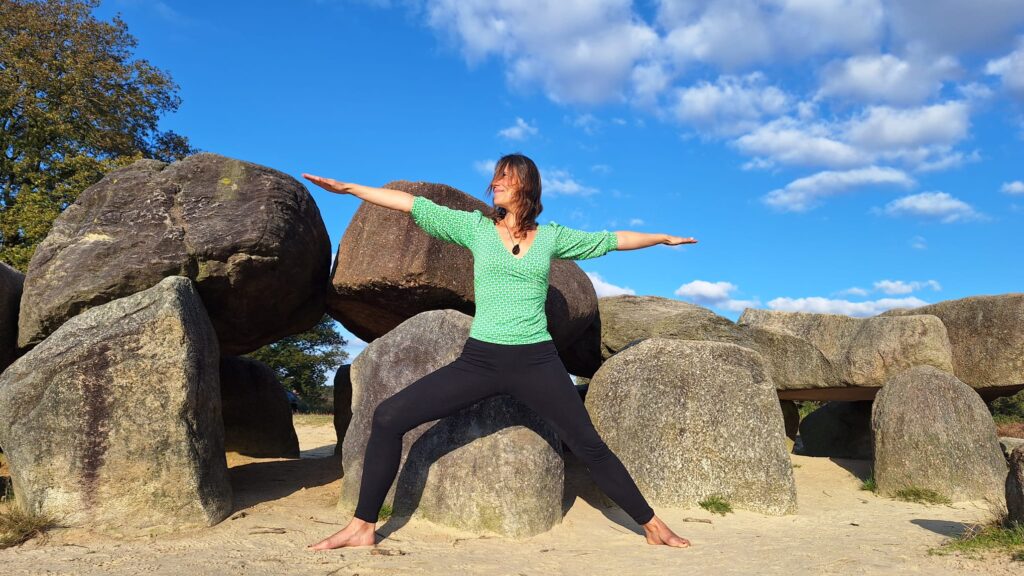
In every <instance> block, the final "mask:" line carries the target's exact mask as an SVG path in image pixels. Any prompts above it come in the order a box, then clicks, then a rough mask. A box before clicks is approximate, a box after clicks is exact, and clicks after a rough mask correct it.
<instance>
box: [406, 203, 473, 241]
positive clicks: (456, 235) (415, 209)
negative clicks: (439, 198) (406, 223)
mask: <svg viewBox="0 0 1024 576" xmlns="http://www.w3.org/2000/svg"><path fill="white" fill-rule="evenodd" d="M482 218H484V215H483V213H482V212H481V211H480V210H473V211H472V212H468V211H466V210H456V209H454V208H449V207H447V206H442V205H440V204H438V203H436V202H434V201H433V200H431V199H430V198H427V197H425V196H413V199H412V219H413V222H415V223H416V225H417V226H419V227H420V228H422V229H423V231H424V232H426V233H427V234H430V235H431V236H433V237H434V238H437V239H438V240H444V241H445V242H453V243H455V244H458V245H459V246H465V247H467V248H469V246H470V245H471V244H472V243H473V236H474V234H475V233H476V229H477V227H478V225H479V223H480V220H481V219H482Z"/></svg>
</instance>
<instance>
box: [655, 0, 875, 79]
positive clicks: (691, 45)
mask: <svg viewBox="0 0 1024 576" xmlns="http://www.w3.org/2000/svg"><path fill="white" fill-rule="evenodd" d="M657 20H658V23H659V24H660V25H661V26H662V27H664V28H665V29H666V30H668V31H669V32H668V34H667V36H666V37H665V45H666V47H667V50H668V52H669V53H670V54H671V55H672V58H673V59H674V61H675V62H676V63H677V64H680V65H685V64H687V63H689V62H693V61H698V62H704V63H710V64H714V65H718V66H721V67H723V68H725V69H736V68H741V67H745V66H749V65H751V64H757V63H764V62H774V61H777V60H790V59H798V58H802V57H805V56H811V55H815V54H821V53H825V52H828V51H831V50H852V51H860V50H862V49H865V48H868V47H870V46H872V45H874V44H875V43H876V42H877V41H878V39H879V37H880V35H881V33H882V31H883V28H882V24H883V22H884V10H883V8H882V3H881V2H880V0H814V1H811V0H790V1H773V0H761V1H756V2H750V1H745V2H744V1H736V0H718V1H710V2H701V3H696V2H678V1H674V0H661V1H659V2H658V14H657Z"/></svg>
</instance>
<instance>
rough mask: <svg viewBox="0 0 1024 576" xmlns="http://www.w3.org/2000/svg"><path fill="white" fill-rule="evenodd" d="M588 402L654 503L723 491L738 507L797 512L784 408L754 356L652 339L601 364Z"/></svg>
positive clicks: (719, 346) (690, 500)
mask: <svg viewBox="0 0 1024 576" xmlns="http://www.w3.org/2000/svg"><path fill="white" fill-rule="evenodd" d="M586 405H587V409H588V411H589V412H590V415H591V418H592V420H593V422H594V426H595V427H596V428H597V430H598V432H599V433H600V435H601V437H602V438H603V439H604V441H605V443H606V444H608V446H609V448H611V449H612V452H614V453H615V454H616V455H617V456H618V457H619V459H620V460H621V461H622V463H623V464H624V465H625V466H626V468H627V469H628V470H629V471H630V472H631V473H632V475H633V478H634V479H635V481H636V483H637V486H638V487H639V488H640V490H641V492H643V494H644V495H645V496H646V497H647V498H648V499H649V500H650V501H652V502H657V503H659V504H662V505H666V506H680V507H688V506H695V505H697V503H698V502H700V501H701V500H703V499H704V498H706V497H708V496H711V495H721V496H723V497H724V498H725V499H726V500H728V501H729V502H730V503H731V504H732V505H733V506H734V507H737V508H745V509H747V510H752V511H755V512H761V513H764V514H792V513H795V512H796V486H795V484H794V481H793V469H792V466H791V463H790V459H789V455H788V453H787V447H786V434H785V426H784V424H783V418H782V411H781V410H780V409H779V399H778V396H777V394H776V392H775V386H774V385H773V384H772V381H771V378H770V377H769V376H768V374H767V371H766V369H765V366H764V359H763V358H762V357H761V355H760V354H758V353H757V352H754V351H753V350H750V349H748V348H743V347H741V346H736V345H734V344H725V343H720V342H700V341H694V340H673V339H667V338H648V339H646V340H643V341H642V342H640V343H638V344H635V345H633V346H629V347H628V348H625V349H623V350H622V351H620V352H619V353H618V354H616V355H615V356H612V357H611V358H609V359H608V360H607V361H606V362H605V363H604V365H602V366H601V369H600V370H598V371H597V373H596V374H595V375H594V378H593V379H591V381H590V387H589V390H588V391H587V399H586ZM652 439H656V441H652Z"/></svg>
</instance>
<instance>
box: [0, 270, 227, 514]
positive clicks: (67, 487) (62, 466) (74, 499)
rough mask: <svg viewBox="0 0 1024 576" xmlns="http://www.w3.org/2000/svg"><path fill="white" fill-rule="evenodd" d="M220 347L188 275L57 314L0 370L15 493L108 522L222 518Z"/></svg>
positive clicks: (2, 433) (0, 404)
mask: <svg viewBox="0 0 1024 576" xmlns="http://www.w3.org/2000/svg"><path fill="white" fill-rule="evenodd" d="M218 358H219V352H218V349H217V337H216V335H215V334H214V332H213V326H212V325H211V324H210V320H209V318H208V317H207V316H206V310H205V309H204V307H203V303H202V301H201V300H200V299H199V295H198V294H197V292H196V290H195V287H194V286H193V284H192V282H191V281H190V280H189V279H187V278H182V277H176V276H172V277H169V278H166V279H164V280H163V281H161V282H160V283H158V284H157V285H156V286H154V287H152V288H150V289H148V290H144V291H142V292H139V293H137V294H134V295H132V296H128V297H125V298H121V299H118V300H114V301H113V302H109V303H107V304H103V305H100V306H96V307H94V308H91V309H90V310H88V311H86V312H84V313H82V314H80V315H78V316H75V317H74V318H72V319H71V320H68V321H67V322H65V323H64V324H63V325H62V326H61V327H60V328H58V329H57V330H56V331H55V332H54V333H53V334H52V335H51V336H50V337H49V338H47V339H46V340H44V341H43V342H41V343H40V344H39V345H38V346H36V347H35V348H33V349H32V350H31V351H30V352H29V353H27V354H26V355H24V356H22V357H21V358H19V359H18V360H17V361H16V362H15V363H14V364H12V365H11V367H10V368H8V369H7V371H5V372H4V373H3V375H2V376H0V414H3V415H4V418H3V419H0V446H3V449H4V452H5V456H6V458H7V460H8V463H9V465H10V468H11V477H12V479H13V481H14V487H15V495H16V497H17V500H18V502H19V504H20V505H21V506H22V508H24V509H25V510H27V511H29V512H32V513H44V514H50V515H53V516H55V517H57V518H58V519H59V520H60V521H61V522H62V523H63V524H65V525H71V526H88V527H91V528H96V529H101V530H109V531H113V532H127V533H138V532H139V531H146V532H162V531H166V530H175V529H182V528H193V527H198V526H208V525H212V524H215V523H217V522H219V521H220V520H222V519H223V518H224V517H226V516H227V515H228V514H229V513H230V511H231V486H230V484H229V483H228V475H227V462H226V460H225V457H224V424H223V421H222V419H221V399H220V385H219V382H218Z"/></svg>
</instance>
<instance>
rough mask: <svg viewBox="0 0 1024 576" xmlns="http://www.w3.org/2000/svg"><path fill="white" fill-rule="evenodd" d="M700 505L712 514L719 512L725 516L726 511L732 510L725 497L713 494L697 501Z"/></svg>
mask: <svg viewBox="0 0 1024 576" xmlns="http://www.w3.org/2000/svg"><path fill="white" fill-rule="evenodd" d="M698 504H700V507H701V508H703V509H705V510H707V511H708V512H711V513H713V514H721V515H722V516H725V515H726V514H727V513H729V512H732V505H731V504H729V501H728V500H726V499H725V498H723V497H721V496H719V495H717V494H714V495H711V496H708V497H707V498H705V499H703V500H701V501H700V502H698Z"/></svg>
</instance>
